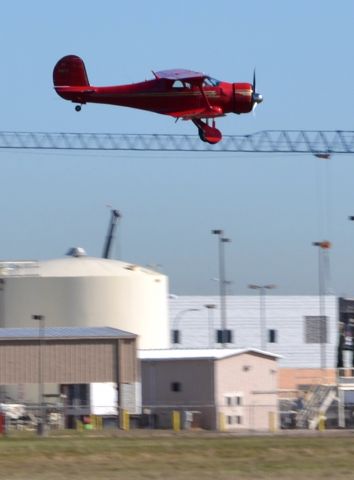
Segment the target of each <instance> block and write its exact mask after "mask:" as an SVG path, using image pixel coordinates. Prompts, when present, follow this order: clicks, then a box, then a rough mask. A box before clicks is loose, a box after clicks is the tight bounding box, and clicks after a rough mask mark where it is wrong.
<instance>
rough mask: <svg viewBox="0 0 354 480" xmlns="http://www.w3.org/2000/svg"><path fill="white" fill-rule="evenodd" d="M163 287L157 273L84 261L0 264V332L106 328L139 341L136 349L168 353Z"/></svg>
mask: <svg viewBox="0 0 354 480" xmlns="http://www.w3.org/2000/svg"><path fill="white" fill-rule="evenodd" d="M167 297H168V285H167V277H166V276H165V275H163V274H161V273H159V272H156V271H153V270H149V269H146V268H143V267H140V266H137V265H131V264H129V263H125V262H121V261H117V260H108V259H103V258H95V257H88V256H86V254H85V252H84V251H83V250H82V249H79V248H74V249H71V250H70V251H69V255H68V256H66V257H63V258H60V259H57V260H47V261H40V262H2V263H0V327H24V326H26V327H30V326H35V325H36V322H35V321H34V320H33V319H32V315H44V317H45V325H46V326H87V327H89V326H95V327H97V326H110V327H115V328H119V329H121V330H125V331H127V332H132V333H135V334H137V335H138V336H139V340H138V347H139V348H145V349H152V348H168V346H169V330H168V305H167V301H168V300H167Z"/></svg>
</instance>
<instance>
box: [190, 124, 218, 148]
mask: <svg viewBox="0 0 354 480" xmlns="http://www.w3.org/2000/svg"><path fill="white" fill-rule="evenodd" d="M192 121H193V123H194V125H195V126H196V127H197V128H198V134H199V138H200V139H201V140H202V141H203V142H206V143H210V144H211V145H214V144H215V143H218V142H220V140H221V139H222V134H221V132H220V130H218V129H217V128H216V127H215V120H213V123H212V126H210V125H208V123H206V122H203V121H202V120H200V119H199V118H193V120H192Z"/></svg>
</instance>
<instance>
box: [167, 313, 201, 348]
mask: <svg viewBox="0 0 354 480" xmlns="http://www.w3.org/2000/svg"><path fill="white" fill-rule="evenodd" d="M188 312H199V308H185V309H183V310H181V311H179V312H177V314H176V315H175V317H174V320H173V326H174V329H173V330H172V343H181V335H180V331H179V324H180V321H181V318H182V317H183V315H185V314H186V313H188Z"/></svg>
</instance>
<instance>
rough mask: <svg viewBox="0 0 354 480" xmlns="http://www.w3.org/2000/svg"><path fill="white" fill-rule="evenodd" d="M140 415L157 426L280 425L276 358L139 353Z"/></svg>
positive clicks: (215, 352) (217, 352) (219, 352)
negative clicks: (175, 416)
mask: <svg viewBox="0 0 354 480" xmlns="http://www.w3.org/2000/svg"><path fill="white" fill-rule="evenodd" d="M139 357H140V359H141V369H142V370H141V373H142V406H143V411H144V412H147V413H149V415H150V416H151V417H152V419H153V420H152V423H154V425H155V426H157V427H162V428H163V427H168V426H169V425H170V424H171V416H172V411H178V412H180V414H181V418H182V423H183V425H184V426H185V427H187V428H188V427H194V428H205V429H219V430H241V429H243V430H245V429H248V430H250V429H252V430H268V429H271V430H273V429H275V428H276V426H277V423H278V392H277V389H278V384H277V382H278V380H277V374H278V366H277V360H278V358H279V355H275V354H272V353H270V352H265V351H262V350H257V349H252V348H250V349H228V348H224V349H173V350H172V349H170V350H167V349H166V350H140V351H139Z"/></svg>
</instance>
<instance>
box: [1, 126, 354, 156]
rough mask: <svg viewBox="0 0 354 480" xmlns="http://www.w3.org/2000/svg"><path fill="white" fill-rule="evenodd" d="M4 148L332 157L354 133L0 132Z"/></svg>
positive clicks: (347, 146)
mask: <svg viewBox="0 0 354 480" xmlns="http://www.w3.org/2000/svg"><path fill="white" fill-rule="evenodd" d="M0 149H39V150H134V151H155V152H157V151H160V152H170V151H180V152H191V151H193V152H214V153H215V152H256V153H311V154H314V155H317V156H320V155H322V156H328V155H330V154H332V153H354V131H346V130H333V131H330V130H263V131H260V132H256V133H252V134H250V135H225V136H224V137H223V141H222V142H220V143H218V144H216V145H209V144H207V143H204V142H201V141H200V140H199V137H198V136H194V135H164V134H152V135H145V134H119V133H52V132H0ZM323 158H325V157H323Z"/></svg>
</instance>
